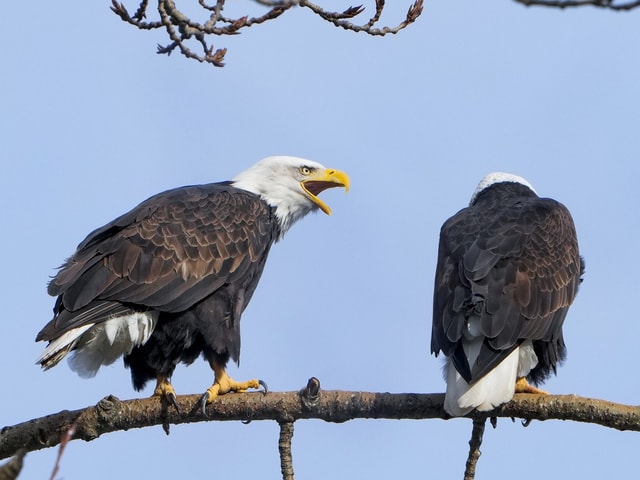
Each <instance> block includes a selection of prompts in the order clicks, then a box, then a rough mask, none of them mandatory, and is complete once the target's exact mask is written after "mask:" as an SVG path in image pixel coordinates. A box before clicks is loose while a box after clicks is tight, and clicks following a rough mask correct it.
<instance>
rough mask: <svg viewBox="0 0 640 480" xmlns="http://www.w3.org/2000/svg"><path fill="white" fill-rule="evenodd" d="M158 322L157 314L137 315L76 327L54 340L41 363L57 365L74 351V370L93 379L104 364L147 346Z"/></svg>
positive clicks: (70, 360) (71, 362) (141, 313)
mask: <svg viewBox="0 0 640 480" xmlns="http://www.w3.org/2000/svg"><path fill="white" fill-rule="evenodd" d="M157 320H158V313H157V312H136V313H132V314H129V315H122V316H119V317H113V318H110V319H109V320H106V321H104V322H102V323H99V324H93V323H92V324H89V325H83V326H82V327H78V328H74V329H73V330H69V331H68V332H66V333H64V334H62V335H61V336H60V337H58V338H56V339H55V340H53V341H51V342H50V343H49V345H47V347H46V348H45V350H44V352H42V355H40V358H39V359H38V362H42V361H43V360H45V359H49V358H53V359H55V360H54V363H52V365H51V366H53V365H55V363H57V362H59V361H60V360H61V359H62V358H63V357H64V356H65V355H66V354H67V353H68V352H69V351H71V355H70V357H69V366H70V367H71V370H73V371H74V372H76V373H77V374H78V375H80V376H81V377H83V378H90V377H93V376H95V375H96V373H97V372H98V369H99V368H100V367H101V366H102V365H111V364H112V363H113V362H115V361H116V360H117V359H118V358H120V357H121V356H122V355H126V354H128V353H131V350H133V348H134V347H136V346H138V345H143V344H144V343H146V341H147V340H149V337H150V336H151V333H152V332H153V329H154V328H155V326H156V322H157ZM56 357H58V358H56Z"/></svg>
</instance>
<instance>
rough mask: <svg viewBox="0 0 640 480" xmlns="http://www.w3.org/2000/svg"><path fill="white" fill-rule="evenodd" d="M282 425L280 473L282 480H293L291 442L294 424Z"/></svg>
mask: <svg viewBox="0 0 640 480" xmlns="http://www.w3.org/2000/svg"><path fill="white" fill-rule="evenodd" d="M278 423H279V424H280V438H279V440H278V450H279V451H280V471H281V472H282V480H293V457H292V456H291V440H292V439H293V422H278Z"/></svg>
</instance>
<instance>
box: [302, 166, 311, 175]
mask: <svg viewBox="0 0 640 480" xmlns="http://www.w3.org/2000/svg"><path fill="white" fill-rule="evenodd" d="M300 173H301V174H302V175H311V168H309V167H300Z"/></svg>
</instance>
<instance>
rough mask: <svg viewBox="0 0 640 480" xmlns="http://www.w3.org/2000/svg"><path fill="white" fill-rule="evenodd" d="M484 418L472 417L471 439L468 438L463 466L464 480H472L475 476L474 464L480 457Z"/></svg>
mask: <svg viewBox="0 0 640 480" xmlns="http://www.w3.org/2000/svg"><path fill="white" fill-rule="evenodd" d="M486 422H487V419H486V418H474V419H473V429H472V430H471V439H470V440H469V456H468V457H467V463H466V465H465V468H464V480H473V479H474V478H476V465H477V464H478V460H479V459H480V455H481V452H480V445H482V436H483V435H484V425H485V423H486Z"/></svg>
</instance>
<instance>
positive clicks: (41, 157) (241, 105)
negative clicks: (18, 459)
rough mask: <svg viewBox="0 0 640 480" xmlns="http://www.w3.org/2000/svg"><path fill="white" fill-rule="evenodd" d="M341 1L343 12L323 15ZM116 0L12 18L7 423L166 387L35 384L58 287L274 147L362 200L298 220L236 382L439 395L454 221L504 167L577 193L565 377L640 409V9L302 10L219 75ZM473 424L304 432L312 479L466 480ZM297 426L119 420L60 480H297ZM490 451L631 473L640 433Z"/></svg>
mask: <svg viewBox="0 0 640 480" xmlns="http://www.w3.org/2000/svg"><path fill="white" fill-rule="evenodd" d="M183 3H184V2H183ZM230 3H233V2H230ZM238 3H240V2H238ZM242 3H244V2H242ZM336 3H340V7H337V8H346V7H347V6H349V3H348V2H346V3H344V2H323V4H324V5H326V6H330V5H335V4H336ZM342 3H344V5H342ZM356 3H357V2H356ZM373 4H374V2H372V1H367V2H365V6H367V7H368V10H369V11H371V10H372V9H373ZM109 6H110V2H109V1H107V0H103V1H92V2H86V1H79V0H69V1H63V2H45V3H43V2H27V1H22V2H18V1H13V2H7V4H6V5H4V7H3V14H2V16H0V38H1V39H2V44H3V59H2V65H3V67H2V75H1V84H2V88H1V89H0V132H1V133H0V158H1V162H2V167H1V168H0V201H1V203H2V229H1V232H2V235H1V236H0V249H1V252H2V253H1V255H2V274H1V275H0V295H1V301H2V306H3V313H2V320H0V332H1V334H0V372H1V374H2V384H3V387H2V391H3V394H2V400H0V405H2V408H1V410H0V411H1V413H0V426H3V425H13V424H16V423H19V422H22V421H25V420H29V419H31V418H35V417H40V416H43V415H46V414H50V413H55V412H59V411H60V410H63V409H78V408H82V407H85V406H88V405H94V404H95V403H97V402H98V401H99V400H100V399H101V398H103V397H104V396H106V395H108V394H114V395H116V396H118V397H119V398H122V399H128V398H134V397H137V396H141V395H142V396H148V395H151V393H152V387H151V386H150V387H149V388H148V389H147V390H145V391H144V392H141V393H136V392H135V391H133V389H132V387H131V384H130V375H129V371H128V370H125V369H124V368H123V366H122V363H121V362H117V363H116V364H114V365H113V366H111V367H107V368H104V369H102V370H101V371H100V372H99V374H98V375H97V377H95V378H94V379H92V380H83V379H80V378H79V377H77V376H76V375H75V374H74V373H73V372H72V371H71V370H70V369H69V368H68V366H67V365H66V363H63V364H61V365H60V366H58V367H57V368H55V369H53V370H51V371H48V372H42V371H40V369H39V367H37V366H36V365H35V364H34V362H35V359H36V358H37V357H38V355H39V353H40V351H41V349H42V348H43V346H44V345H43V344H36V343H35V342H34V338H35V336H36V334H37V332H38V331H39V330H40V328H41V327H42V326H44V324H45V323H46V322H47V321H49V319H50V318H51V308H52V306H53V302H54V300H53V299H52V298H50V297H48V295H47V293H46V290H45V289H46V284H47V281H48V279H49V277H50V276H52V275H53V274H54V273H55V271H56V270H55V269H56V267H57V266H59V265H60V264H61V263H62V261H63V260H64V259H65V258H66V257H67V256H69V255H70V254H71V253H72V252H73V251H74V249H75V246H76V245H77V244H78V243H79V242H80V241H81V240H82V239H83V238H84V237H85V235H86V234H88V233H89V232H90V231H91V230H93V229H94V228H96V227H99V226H101V225H103V224H104V223H106V222H108V221H110V220H111V219H113V218H115V217H116V216H118V215H120V214H121V213H123V212H125V211H127V210H128V209H130V208H132V207H133V206H135V205H136V204H138V203H139V202H140V201H142V200H144V199H145V198H147V197H148V196H150V195H152V194H154V193H157V192H159V191H162V190H165V189H167V188H170V187H175V186H180V185H185V184H194V183H208V182H212V181H218V180H226V179H229V178H231V177H233V176H234V175H235V174H236V173H238V172H239V171H241V170H243V169H244V168H246V167H248V166H249V165H251V164H253V163H254V162H255V161H257V160H259V159H260V158H262V157H265V156H268V155H273V154H290V155H297V156H302V157H307V158H310V159H313V160H316V161H319V162H322V163H324V164H325V165H327V166H330V167H334V168H339V169H342V170H345V171H346V172H348V173H349V174H350V176H351V180H352V190H351V192H349V193H348V194H347V195H345V194H344V192H342V191H340V190H331V191H328V192H325V193H323V194H322V196H323V199H324V200H325V201H327V203H328V204H329V205H330V206H331V207H332V208H333V211H334V214H333V215H332V216H330V217H327V216H325V215H324V214H322V213H320V214H317V215H312V216H310V217H308V218H306V219H304V220H303V221H302V222H300V223H299V224H297V225H295V227H294V228H293V229H292V230H291V231H290V232H289V233H288V234H287V237H286V238H285V239H284V240H283V242H281V243H280V244H277V245H276V246H274V248H273V249H272V252H271V256H270V258H269V261H268V262H267V267H266V269H265V273H264V275H263V278H262V281H261V284H260V285H259V287H258V290H257V292H256V294H255V296H254V298H253V300H252V303H251V305H250V306H249V308H248V309H247V311H246V312H245V315H244V317H243V324H242V327H243V328H242V331H243V340H242V342H243V345H242V347H243V348H242V362H241V366H240V368H239V369H238V368H236V367H235V366H234V367H233V368H231V369H230V373H231V374H232V376H234V377H237V378H238V379H245V378H253V377H259V378H262V379H264V380H266V381H267V382H268V384H269V386H270V388H271V389H272V390H276V391H288V390H298V389H300V388H301V387H302V386H304V385H305V384H306V381H307V379H308V378H309V377H311V376H316V377H318V378H319V379H320V381H321V383H322V386H323V387H324V388H326V389H344V390H363V391H381V392H384V391H389V392H423V393H427V392H442V391H444V381H443V380H442V377H441V374H440V368H441V361H440V359H436V358H434V357H432V356H431V355H430V354H429V338H430V329H431V297H432V289H433V277H434V268H435V262H436V252H437V241H438V234H439V229H440V226H441V224H442V222H443V221H444V220H445V219H446V218H448V217H449V216H451V215H452V214H454V213H455V212H456V211H457V210H459V209H460V208H462V207H464V206H466V205H467V203H468V201H469V198H470V196H471V194H472V193H473V191H474V189H475V187H476V184H477V182H478V181H479V180H480V178H481V177H482V176H483V175H485V174H486V173H488V172H491V171H496V170H500V171H507V172H512V173H516V174H519V175H522V176H524V177H525V178H526V179H527V180H529V181H530V182H531V183H532V184H533V185H534V187H535V188H536V189H537V191H538V193H539V194H541V195H542V196H549V197H553V198H556V199H558V200H560V201H561V202H563V203H564V204H565V205H567V207H568V208H569V209H570V210H571V212H572V213H573V215H574V219H575V223H576V227H577V230H578V235H579V240H580V247H581V253H582V254H583V255H584V257H585V259H586V265H587V270H586V275H585V281H584V283H583V286H582V288H581V291H580V293H579V295H578V297H577V300H576V302H575V304H574V306H573V307H572V308H571V310H570V312H569V315H568V317H567V321H566V323H565V338H566V341H567V345H568V352H569V355H568V360H567V362H566V364H565V365H564V366H563V367H562V368H561V369H560V370H559V375H558V377H556V378H553V379H551V380H550V381H548V382H547V383H546V384H545V388H546V389H548V390H549V391H551V392H554V393H575V394H577V395H582V396H587V397H596V398H602V399H608V400H611V401H616V402H621V403H627V404H638V403H639V402H640V380H639V379H638V376H637V369H636V363H637V349H638V345H637V342H638V340H637V339H638V337H639V336H640V326H639V325H640V324H639V322H638V318H637V315H638V314H637V311H638V308H637V304H638V298H639V297H640V290H639V287H638V281H637V278H636V277H637V273H636V272H637V270H638V267H637V252H636V249H637V248H638V237H639V236H640V215H639V214H638V201H639V200H640V189H639V188H638V178H639V174H640V135H639V127H640V56H639V54H638V52H639V47H640V11H636V12H630V13H612V12H606V11H600V10H595V9H591V8H582V9H574V10H565V11H560V10H552V9H543V8H525V7H523V6H520V5H517V4H515V3H513V2H511V1H509V0H502V1H497V0H493V1H483V2H480V1H477V0H475V1H474V0H456V1H445V0H440V1H427V2H426V6H425V11H424V13H423V14H422V16H421V18H420V19H419V20H418V21H417V23H416V24H414V25H413V26H411V27H409V28H408V29H406V30H404V31H403V32H401V33H400V34H399V35H396V36H390V37H385V38H373V37H369V36H366V35H358V34H354V33H351V32H347V31H344V30H341V29H337V28H335V27H333V26H331V25H330V24H327V23H326V22H323V21H321V20H320V19H319V18H317V17H315V16H313V15H312V14H311V12H309V11H306V10H302V9H300V10H297V11H293V12H288V13H286V14H285V15H283V16H282V17H281V18H280V19H278V20H275V21H272V22H268V23H267V24H264V25H262V26H256V27H252V28H251V29H248V30H243V33H242V35H238V36H236V37H232V38H230V37H225V38H220V39H216V42H215V44H216V47H228V48H229V52H228V55H227V58H226V62H227V66H226V67H225V68H224V69H214V68H213V67H211V66H207V65H202V64H199V63H197V62H194V61H189V60H186V59H185V58H183V57H182V56H180V55H178V54H177V53H176V54H174V55H172V56H171V57H169V58H167V57H166V56H161V55H156V54H155V48H156V44H157V43H161V44H166V43H167V41H166V38H165V35H164V33H163V32H160V31H156V32H142V31H138V30H136V29H134V28H133V27H131V26H128V25H126V24H124V23H123V22H122V21H121V20H120V19H119V18H118V17H116V16H115V15H114V14H112V13H111V12H110V11H109ZM127 6H128V7H129V8H130V10H132V11H133V9H135V7H136V6H137V2H128V5H127ZM408 7H409V1H408V0H406V1H403V0H394V1H393V2H387V8H386V10H387V14H386V16H385V17H384V18H385V19H386V20H387V23H389V24H395V23H396V22H397V21H400V20H401V19H402V18H404V14H405V12H406V10H407V8H408ZM173 380H174V382H173V383H174V386H175V388H176V390H177V392H178V393H200V392H203V391H204V390H205V389H206V388H207V387H208V386H209V385H210V384H211V381H212V375H211V372H210V370H209V367H208V366H207V365H206V363H205V362H203V361H198V362H197V363H196V364H195V365H193V366H191V367H188V368H185V367H179V368H178V369H177V371H176V373H175V375H174V379H173ZM470 432H471V422H470V421H469V420H466V419H458V420H452V421H441V420H425V421H409V420H407V421H384V420H359V421H352V422H348V423H345V424H340V425H337V424H328V423H324V422H321V421H300V422H297V423H296V433H295V436H294V441H293V453H294V470H295V473H296V477H297V478H300V479H305V480H317V479H325V478H336V479H342V478H373V479H376V478H445V479H449V478H461V477H462V472H463V470H464V461H465V459H466V455H467V450H468V445H467V442H468V440H469V435H470ZM277 437H278V426H277V424H276V423H275V422H253V423H251V424H249V425H242V424H241V423H235V422H234V423H201V424H194V425H181V426H173V427H172V429H171V435H170V436H168V437H167V436H166V435H165V434H164V433H163V431H162V428H161V427H159V426H158V427H154V428H146V429H142V430H132V431H129V432H118V433H113V434H108V435H105V436H103V437H102V438H100V439H98V440H97V441H94V442H91V443H85V442H82V441H77V442H73V443H71V444H70V445H69V447H68V449H67V450H66V451H65V455H64V458H63V460H62V465H61V471H60V473H59V474H58V478H64V479H65V480H72V479H86V478H92V479H94V480H101V479H111V478H114V477H115V478H213V477H216V478H221V477H223V476H224V477H226V478H240V479H249V478H261V479H278V478H280V467H279V458H278V450H277ZM482 451H483V456H482V458H481V459H480V463H479V466H478V475H477V478H478V479H490V478H491V479H495V478H511V477H513V476H514V475H515V474H516V473H514V472H517V476H518V478H520V479H522V480H524V479H538V478H540V476H541V475H543V476H544V478H557V479H561V478H631V477H632V476H633V475H634V474H636V473H637V455H638V452H639V451H640V435H639V434H638V433H628V432H617V431H613V430H609V429H605V428H603V427H599V426H593V425H583V424H576V423H571V422H560V421H548V422H533V423H532V424H531V425H530V426H529V427H528V428H523V427H522V426H521V425H520V422H515V423H512V422H511V421H509V420H508V419H500V421H499V423H498V428H497V429H496V430H493V429H491V428H488V429H487V431H486V434H485V440H484V444H483V448H482ZM56 454H57V449H49V450H43V451H39V452H33V453H30V454H28V456H27V458H26V465H25V468H24V471H23V474H22V477H21V478H23V479H45V478H49V475H50V473H51V470H52V468H53V465H54V463H55V457H56ZM238 464H240V465H242V466H243V468H244V469H245V470H244V473H239V471H238V466H237V465H238Z"/></svg>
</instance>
